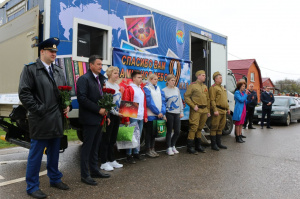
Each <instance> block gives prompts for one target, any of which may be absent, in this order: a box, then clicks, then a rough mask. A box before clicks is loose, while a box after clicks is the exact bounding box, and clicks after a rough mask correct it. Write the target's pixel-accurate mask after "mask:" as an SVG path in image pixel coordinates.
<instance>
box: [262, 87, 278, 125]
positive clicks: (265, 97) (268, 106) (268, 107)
mask: <svg viewBox="0 0 300 199" xmlns="http://www.w3.org/2000/svg"><path fill="white" fill-rule="evenodd" d="M260 100H261V101H262V103H263V105H262V117H261V124H260V125H261V128H262V129H263V128H264V120H265V116H266V115H267V128H268V129H272V127H271V126H270V119H271V111H272V104H273V103H274V101H275V99H274V95H273V93H271V92H270V87H269V86H267V87H266V91H265V92H262V94H261V97H260Z"/></svg>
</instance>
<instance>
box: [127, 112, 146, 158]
mask: <svg viewBox="0 0 300 199" xmlns="http://www.w3.org/2000/svg"><path fill="white" fill-rule="evenodd" d="M129 119H130V123H133V122H137V123H138V125H139V129H140V135H142V132H143V126H144V120H138V119H133V118H129ZM138 153H139V149H138V147H137V148H134V149H133V154H138ZM126 154H127V155H131V154H132V149H126Z"/></svg>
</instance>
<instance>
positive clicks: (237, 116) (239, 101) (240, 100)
mask: <svg viewBox="0 0 300 199" xmlns="http://www.w3.org/2000/svg"><path fill="white" fill-rule="evenodd" d="M243 94H244V96H243V95H242V93H241V92H240V91H239V90H237V91H235V92H234V100H235V106H234V111H233V116H232V120H234V121H240V120H241V116H242V113H243V110H244V106H246V103H247V94H246V93H245V91H243Z"/></svg>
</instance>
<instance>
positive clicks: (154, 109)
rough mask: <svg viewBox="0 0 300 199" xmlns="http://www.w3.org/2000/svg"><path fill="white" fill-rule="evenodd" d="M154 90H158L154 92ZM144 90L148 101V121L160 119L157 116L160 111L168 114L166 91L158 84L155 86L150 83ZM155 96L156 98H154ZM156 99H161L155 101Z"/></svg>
mask: <svg viewBox="0 0 300 199" xmlns="http://www.w3.org/2000/svg"><path fill="white" fill-rule="evenodd" d="M154 90H155V91H157V92H156V93H152V92H153V91H154ZM144 91H145V96H146V101H147V116H148V121H153V120H158V117H157V116H158V115H159V114H160V113H162V114H163V115H166V100H165V92H164V91H162V90H161V89H160V88H159V87H158V86H153V85H152V84H150V83H149V84H148V85H147V86H145V87H144ZM158 94H159V95H158ZM155 95H158V96H155ZM154 98H156V99H154ZM156 100H159V101H160V102H159V103H155V101H156ZM159 106H160V107H159Z"/></svg>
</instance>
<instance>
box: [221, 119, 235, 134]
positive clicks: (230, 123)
mask: <svg viewBox="0 0 300 199" xmlns="http://www.w3.org/2000/svg"><path fill="white" fill-rule="evenodd" d="M232 129H233V120H232V116H231V115H229V114H226V124H225V128H224V129H223V132H222V134H223V135H229V134H230V133H231V131H232Z"/></svg>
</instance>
